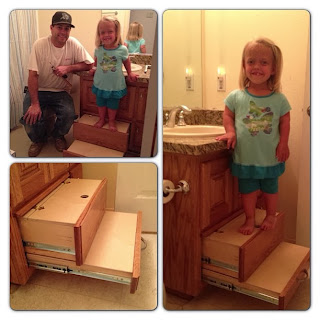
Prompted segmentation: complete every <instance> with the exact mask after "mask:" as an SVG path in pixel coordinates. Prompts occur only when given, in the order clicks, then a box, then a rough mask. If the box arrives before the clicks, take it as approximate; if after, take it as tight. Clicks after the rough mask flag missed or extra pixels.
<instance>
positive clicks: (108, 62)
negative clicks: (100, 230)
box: [90, 17, 137, 131]
mask: <svg viewBox="0 0 320 320" xmlns="http://www.w3.org/2000/svg"><path fill="white" fill-rule="evenodd" d="M95 45H96V49H95V52H94V59H95V63H94V68H93V69H91V70H90V73H91V74H94V78H93V86H92V92H93V93H94V94H95V95H96V104H97V106H98V114H99V121H98V122H97V123H96V124H95V125H94V126H95V127H97V128H101V127H103V126H104V125H105V123H106V120H105V119H106V115H107V112H108V124H109V130H111V131H117V127H116V121H115V118H116V114H117V110H118V108H119V102H120V99H121V98H122V97H123V96H125V95H126V94H127V86H126V81H125V77H124V75H123V72H122V64H123V65H124V67H125V69H126V71H127V74H128V80H129V81H136V80H137V75H136V74H134V73H132V72H131V62H130V59H129V57H128V49H127V48H126V47H125V46H124V45H123V44H122V39H121V28H120V23H119V21H118V20H116V19H113V18H109V17H108V18H107V17H103V18H102V19H101V20H100V21H99V23H98V25H97V32H96V40H95Z"/></svg>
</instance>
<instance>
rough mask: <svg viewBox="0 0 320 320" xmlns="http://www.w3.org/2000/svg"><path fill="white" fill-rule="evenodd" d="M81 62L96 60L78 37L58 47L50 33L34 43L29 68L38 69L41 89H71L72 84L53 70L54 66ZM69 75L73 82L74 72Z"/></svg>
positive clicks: (70, 38) (69, 79) (68, 78)
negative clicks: (53, 42)
mask: <svg viewBox="0 0 320 320" xmlns="http://www.w3.org/2000/svg"><path fill="white" fill-rule="evenodd" d="M80 62H85V63H87V64H91V63H93V62H94V60H93V59H92V57H91V56H90V55H89V53H88V52H87V51H86V50H85V49H84V47H83V46H82V45H81V43H80V42H79V41H78V40H77V39H75V38H73V37H69V39H68V40H67V42H66V44H65V45H64V46H63V47H62V48H57V47H55V46H54V45H53V44H52V42H51V35H49V36H48V37H45V38H40V39H38V40H37V41H36V42H35V43H34V44H33V46H32V50H31V54H30V57H29V64H28V70H32V71H37V73H38V75H39V78H38V85H39V91H70V86H68V84H67V82H66V81H65V80H64V78H62V77H58V76H56V75H55V74H54V73H53V72H52V66H53V67H58V66H68V65H73V64H76V63H80ZM67 75H68V77H67V79H66V80H67V81H68V82H69V83H72V77H73V74H72V73H68V74H67Z"/></svg>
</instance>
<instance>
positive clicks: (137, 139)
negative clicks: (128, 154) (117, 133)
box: [129, 122, 143, 152]
mask: <svg viewBox="0 0 320 320" xmlns="http://www.w3.org/2000/svg"><path fill="white" fill-rule="evenodd" d="M142 134H143V123H139V122H134V123H132V124H131V132H130V142H129V149H130V150H131V151H134V152H140V150H141V144H142Z"/></svg>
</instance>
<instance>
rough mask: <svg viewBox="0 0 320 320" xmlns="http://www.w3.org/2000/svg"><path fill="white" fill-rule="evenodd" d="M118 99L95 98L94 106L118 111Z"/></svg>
mask: <svg viewBox="0 0 320 320" xmlns="http://www.w3.org/2000/svg"><path fill="white" fill-rule="evenodd" d="M119 102H120V99H105V98H101V97H97V100H96V104H97V106H98V107H107V108H109V109H112V110H118V108H119Z"/></svg>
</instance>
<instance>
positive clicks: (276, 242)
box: [163, 138, 310, 309]
mask: <svg viewBox="0 0 320 320" xmlns="http://www.w3.org/2000/svg"><path fill="white" fill-rule="evenodd" d="M230 159H231V154H230V152H229V150H227V149H226V146H225V142H222V141H215V140H214V138H197V139H195V138H188V139H187V138H166V139H164V140H163V178H164V179H167V180H171V181H172V182H173V183H174V184H177V183H178V181H180V180H181V179H183V180H185V181H187V182H188V183H189V186H190V191H189V192H188V193H185V194H184V193H176V194H175V196H174V197H173V199H172V200H171V201H170V202H168V203H167V204H164V206H163V278H164V284H165V287H166V290H168V292H171V293H174V294H178V295H180V296H198V295H199V294H200V292H201V290H202V288H203V286H204V285H205V284H207V283H208V284H211V285H214V286H217V287H221V288H224V289H227V290H231V291H237V292H239V293H243V294H247V295H250V296H253V297H255V298H258V299H261V300H264V301H267V302H269V303H272V304H275V305H277V306H278V308H280V309H284V308H286V306H287V304H288V301H289V300H290V298H291V297H292V296H293V294H294V292H295V290H296V289H297V287H298V286H299V284H300V283H301V281H303V280H304V279H305V278H307V277H308V273H307V272H308V271H307V270H308V268H309V258H310V249H309V248H305V247H301V246H298V245H295V244H291V243H286V242H284V241H283V221H284V214H283V213H278V214H277V223H276V227H275V229H274V230H272V231H268V232H266V231H261V230H260V229H259V227H258V226H257V228H255V230H254V232H253V233H252V235H250V236H245V235H242V234H240V233H239V232H238V229H239V227H240V225H241V224H242V223H243V221H244V219H245V216H244V212H243V210H242V204H241V198H240V194H239V192H238V183H237V179H236V178H235V177H233V176H232V175H231V172H230V169H229V166H230ZM264 215H265V211H264V210H258V209H257V212H256V223H257V224H258V225H259V223H260V222H261V221H262V220H263V218H264Z"/></svg>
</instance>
